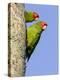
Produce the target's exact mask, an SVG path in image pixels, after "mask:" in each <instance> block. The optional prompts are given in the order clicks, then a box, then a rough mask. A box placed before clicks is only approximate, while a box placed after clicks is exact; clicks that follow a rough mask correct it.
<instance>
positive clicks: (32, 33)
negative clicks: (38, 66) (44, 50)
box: [27, 22, 43, 60]
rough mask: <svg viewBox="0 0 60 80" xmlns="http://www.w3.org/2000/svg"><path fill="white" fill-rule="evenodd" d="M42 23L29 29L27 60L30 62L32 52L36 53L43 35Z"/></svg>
mask: <svg viewBox="0 0 60 80" xmlns="http://www.w3.org/2000/svg"><path fill="white" fill-rule="evenodd" d="M39 23H40V22H37V23H35V24H33V25H32V26H30V27H28V28H27V58H28V60H29V58H30V56H31V54H32V52H33V51H34V49H35V47H36V45H37V43H38V41H39V38H40V36H41V33H42V31H43V30H42V28H41V27H40V24H39Z"/></svg>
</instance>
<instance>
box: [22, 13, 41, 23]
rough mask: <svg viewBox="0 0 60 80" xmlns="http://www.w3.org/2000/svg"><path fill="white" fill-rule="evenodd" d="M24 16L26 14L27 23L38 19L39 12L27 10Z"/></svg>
mask: <svg viewBox="0 0 60 80" xmlns="http://www.w3.org/2000/svg"><path fill="white" fill-rule="evenodd" d="M24 16H25V22H26V23H27V22H32V21H35V20H38V18H39V15H38V13H36V12H32V11H25V12H24Z"/></svg>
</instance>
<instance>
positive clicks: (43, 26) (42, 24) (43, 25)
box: [41, 22, 48, 30]
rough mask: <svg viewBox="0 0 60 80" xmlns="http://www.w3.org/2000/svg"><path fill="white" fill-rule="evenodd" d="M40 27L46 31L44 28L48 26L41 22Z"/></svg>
mask: <svg viewBox="0 0 60 80" xmlns="http://www.w3.org/2000/svg"><path fill="white" fill-rule="evenodd" d="M41 26H42V29H43V30H44V29H46V27H47V26H48V25H47V23H46V22H42V23H41Z"/></svg>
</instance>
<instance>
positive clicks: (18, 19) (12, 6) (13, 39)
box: [8, 3, 26, 77]
mask: <svg viewBox="0 0 60 80" xmlns="http://www.w3.org/2000/svg"><path fill="white" fill-rule="evenodd" d="M25 54H26V28H25V20H24V5H23V4H19V3H18V4H16V3H9V4H8V76H12V77H19V76H24V75H25V61H26V58H25Z"/></svg>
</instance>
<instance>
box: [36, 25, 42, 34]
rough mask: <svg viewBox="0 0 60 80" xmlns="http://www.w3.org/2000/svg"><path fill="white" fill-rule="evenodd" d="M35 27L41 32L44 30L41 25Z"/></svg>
mask: <svg viewBox="0 0 60 80" xmlns="http://www.w3.org/2000/svg"><path fill="white" fill-rule="evenodd" d="M35 28H36V30H37V31H38V32H39V33H40V32H42V31H43V29H42V28H41V27H39V26H35Z"/></svg>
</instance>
